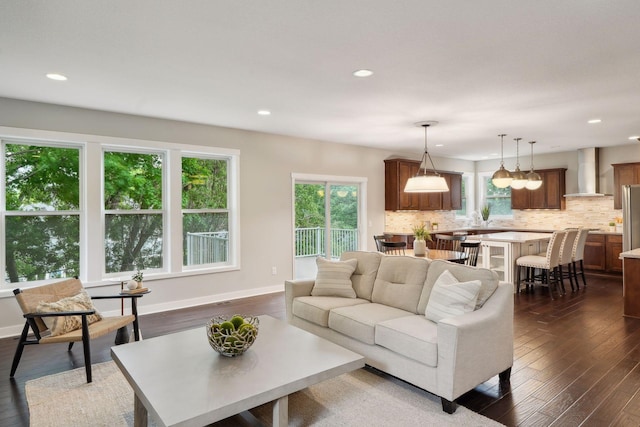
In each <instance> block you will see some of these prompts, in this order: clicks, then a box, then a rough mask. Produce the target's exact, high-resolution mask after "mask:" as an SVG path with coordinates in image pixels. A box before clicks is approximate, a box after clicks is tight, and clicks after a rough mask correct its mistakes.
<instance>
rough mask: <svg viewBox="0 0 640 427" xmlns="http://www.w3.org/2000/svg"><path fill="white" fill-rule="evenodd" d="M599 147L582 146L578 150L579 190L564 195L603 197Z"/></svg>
mask: <svg viewBox="0 0 640 427" xmlns="http://www.w3.org/2000/svg"><path fill="white" fill-rule="evenodd" d="M599 169H600V168H599V156H598V148H582V149H580V150H578V192H577V193H571V194H565V195H564V197H602V196H606V194H602V193H600V192H599V190H600V182H599V180H598V174H599Z"/></svg>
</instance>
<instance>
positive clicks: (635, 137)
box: [629, 135, 640, 141]
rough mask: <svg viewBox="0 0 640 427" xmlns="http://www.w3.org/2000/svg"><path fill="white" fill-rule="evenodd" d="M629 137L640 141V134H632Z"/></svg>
mask: <svg viewBox="0 0 640 427" xmlns="http://www.w3.org/2000/svg"><path fill="white" fill-rule="evenodd" d="M629 139H630V140H632V141H633V140H636V141H640V136H638V135H633V136H630V137H629Z"/></svg>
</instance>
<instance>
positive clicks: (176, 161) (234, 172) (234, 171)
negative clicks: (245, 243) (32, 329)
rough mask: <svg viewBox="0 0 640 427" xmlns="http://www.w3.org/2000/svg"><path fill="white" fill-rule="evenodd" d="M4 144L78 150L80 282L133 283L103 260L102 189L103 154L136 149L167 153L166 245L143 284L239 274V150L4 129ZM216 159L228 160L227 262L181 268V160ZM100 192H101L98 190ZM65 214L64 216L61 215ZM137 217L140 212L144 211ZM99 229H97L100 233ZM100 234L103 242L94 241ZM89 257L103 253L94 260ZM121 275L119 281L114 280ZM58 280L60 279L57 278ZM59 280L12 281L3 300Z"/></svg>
mask: <svg viewBox="0 0 640 427" xmlns="http://www.w3.org/2000/svg"><path fill="white" fill-rule="evenodd" d="M0 141H3V142H4V141H11V142H17V143H28V144H36V143H38V144H42V145H47V146H49V145H51V146H60V147H73V148H80V167H79V175H80V202H79V204H80V242H79V244H80V279H81V280H82V281H83V283H84V285H85V286H86V287H93V286H101V285H104V284H105V283H107V284H108V283H114V282H117V281H119V280H124V279H129V276H126V277H125V273H120V274H119V275H118V274H115V273H114V274H111V275H107V274H106V273H105V260H104V244H103V242H104V229H105V224H104V211H105V209H104V198H103V191H104V190H103V188H102V178H103V155H102V153H103V150H104V149H105V148H110V149H115V150H116V151H124V150H132V151H133V152H142V153H144V152H155V153H163V155H164V159H165V160H166V162H165V164H163V181H164V182H163V209H162V211H163V212H164V219H163V245H164V247H165V249H164V254H163V256H164V257H165V258H164V260H163V268H162V271H145V280H155V279H165V278H173V277H182V276H193V275H200V274H210V273H218V272H226V271H234V270H239V269H240V232H239V231H240V230H239V223H240V208H239V200H240V185H239V179H240V150H238V149H230V148H220V147H211V146H206V145H202V146H200V145H192V144H180V143H174V142H161V141H152V140H142V139H130V138H120V137H108V136H99V135H87V134H77V133H68V132H57V131H42V130H34V129H21V128H10V127H3V126H0ZM194 154H197V155H199V156H208V157H211V156H214V157H216V158H225V159H227V160H228V170H227V194H228V196H227V197H228V205H227V209H228V210H229V258H228V261H227V262H226V263H224V265H218V264H216V265H210V264H209V265H205V266H201V267H200V268H189V269H186V268H183V266H182V259H183V258H182V244H181V243H180V244H173V243H175V242H182V203H181V176H182V168H181V161H182V160H181V159H182V156H183V155H184V156H190V157H193V156H194ZM4 173H5V167H4V161H3V162H0V176H1V177H2V178H1V179H2V180H3V181H2V184H1V185H2V187H1V191H0V202H1V203H2V204H1V206H0V238H1V239H2V241H3V242H4V239H5V238H6V233H5V217H6V216H7V212H6V210H5V203H4V199H5V191H4ZM96 189H100V191H95V190H96ZM57 213H62V211H60V212H57ZM136 213H141V212H140V211H138V212H136ZM97 227H99V229H97ZM94 235H99V236H100V237H99V238H94V237H93V236H94ZM2 246H3V248H0V256H1V257H2V259H1V260H0V266H1V267H2V271H3V272H4V271H5V249H4V244H3V245H2ZM90 254H101V255H98V256H96V255H91V256H90ZM116 276H118V277H116ZM55 280H59V279H55ZM55 280H47V281H38V282H17V283H15V282H13V283H5V282H4V279H3V281H2V283H1V284H0V295H4V294H6V295H9V294H10V291H11V290H12V289H14V288H16V287H17V285H19V286H20V287H25V288H26V287H32V286H38V285H41V284H44V283H50V282H53V281H55Z"/></svg>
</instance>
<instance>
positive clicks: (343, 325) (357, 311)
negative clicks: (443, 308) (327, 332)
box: [329, 303, 413, 345]
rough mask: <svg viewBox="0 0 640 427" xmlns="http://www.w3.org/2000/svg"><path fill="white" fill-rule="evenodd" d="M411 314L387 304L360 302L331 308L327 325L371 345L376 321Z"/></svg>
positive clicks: (373, 340) (373, 339) (373, 342)
mask: <svg viewBox="0 0 640 427" xmlns="http://www.w3.org/2000/svg"><path fill="white" fill-rule="evenodd" d="M412 315H413V313H409V312H408V311H404V310H400V309H398V308H394V307H389V306H387V305H382V304H375V303H370V304H360V305H355V306H351V307H342V308H335V309H333V310H331V312H330V313H329V327H330V328H331V329H333V330H334V331H336V332H340V333H342V334H344V335H347V336H348V337H351V338H354V339H356V340H358V341H362V342H364V343H366V344H371V345H373V344H375V326H376V324H377V323H380V322H383V321H385V320H389V319H396V318H399V317H407V316H412Z"/></svg>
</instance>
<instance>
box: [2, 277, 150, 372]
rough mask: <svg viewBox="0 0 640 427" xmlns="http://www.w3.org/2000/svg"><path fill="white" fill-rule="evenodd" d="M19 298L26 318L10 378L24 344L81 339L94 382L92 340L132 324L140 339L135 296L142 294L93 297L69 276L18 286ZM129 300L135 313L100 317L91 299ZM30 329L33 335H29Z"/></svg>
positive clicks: (71, 344)
mask: <svg viewBox="0 0 640 427" xmlns="http://www.w3.org/2000/svg"><path fill="white" fill-rule="evenodd" d="M13 293H14V295H15V297H16V301H17V302H18V305H19V306H20V309H21V310H22V312H23V317H24V318H25V319H26V321H25V325H24V328H23V329H22V334H21V336H20V339H19V340H18V347H17V348H16V352H15V355H14V357H13V363H12V365H11V373H10V375H9V376H10V377H11V378H13V376H14V374H15V373H16V369H18V364H19V363H20V358H21V357H22V352H23V350H24V347H25V346H27V345H35V344H53V343H69V346H68V351H71V348H72V347H73V343H74V342H76V341H82V347H83V350H84V365H85V372H86V376H87V382H88V383H90V382H91V346H90V341H91V339H95V338H98V337H100V336H103V335H105V334H107V333H110V332H115V331H117V330H118V329H120V328H122V327H125V326H127V325H129V324H131V323H133V328H134V335H135V339H136V341H138V340H139V338H140V331H139V330H138V312H137V306H136V299H137V298H140V297H141V296H142V295H141V294H137V295H108V296H94V297H90V296H89V295H88V294H87V293H86V291H85V289H84V286H83V285H82V282H81V281H80V280H79V279H67V280H63V281H60V282H56V283H51V284H48V285H43V286H37V287H33V288H25V289H15V290H14V291H13ZM112 298H113V299H115V298H118V299H121V300H123V299H130V300H131V311H132V314H130V315H129V314H125V315H122V316H101V315H100V314H99V313H97V312H96V310H95V308H94V307H93V305H92V303H91V300H95V299H112ZM29 330H31V333H32V334H33V336H30V335H29Z"/></svg>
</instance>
